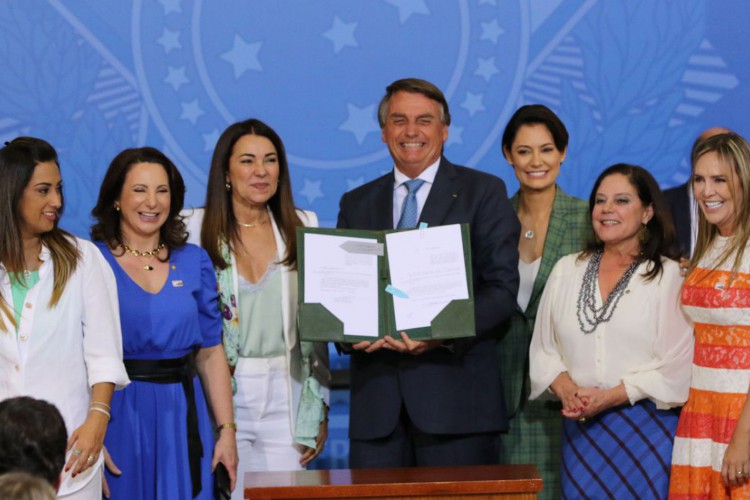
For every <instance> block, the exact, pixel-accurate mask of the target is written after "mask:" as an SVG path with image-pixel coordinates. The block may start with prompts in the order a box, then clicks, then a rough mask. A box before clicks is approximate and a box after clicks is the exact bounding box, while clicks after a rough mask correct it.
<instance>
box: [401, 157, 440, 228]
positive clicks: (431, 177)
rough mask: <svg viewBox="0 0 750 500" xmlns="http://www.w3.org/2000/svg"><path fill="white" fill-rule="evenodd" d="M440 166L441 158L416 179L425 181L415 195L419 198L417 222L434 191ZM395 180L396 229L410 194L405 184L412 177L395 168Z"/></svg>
mask: <svg viewBox="0 0 750 500" xmlns="http://www.w3.org/2000/svg"><path fill="white" fill-rule="evenodd" d="M439 166H440V158H438V159H437V160H436V161H435V163H433V164H432V165H430V166H429V167H427V168H426V169H424V171H422V173H421V174H419V175H418V176H417V177H416V178H417V179H422V180H423V181H425V182H424V184H422V187H420V188H419V191H417V194H416V195H415V196H416V198H417V220H419V216H420V215H421V214H422V208H423V207H424V204H425V202H426V201H427V196H428V195H429V194H430V189H432V185H433V184H434V183H435V175H437V171H438V167H439ZM393 178H394V183H393V227H394V228H395V227H396V226H397V225H398V221H399V219H400V218H401V211H402V210H403V205H404V200H406V195H407V194H409V188H407V187H406V185H405V183H406V181H409V180H411V177H407V176H406V175H404V174H403V173H401V171H400V170H399V169H398V168H396V167H393Z"/></svg>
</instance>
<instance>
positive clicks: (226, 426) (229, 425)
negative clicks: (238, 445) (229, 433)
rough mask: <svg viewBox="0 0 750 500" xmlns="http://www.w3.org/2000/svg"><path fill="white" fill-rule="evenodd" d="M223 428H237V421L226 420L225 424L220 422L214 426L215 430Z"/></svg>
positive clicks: (219, 430)
mask: <svg viewBox="0 0 750 500" xmlns="http://www.w3.org/2000/svg"><path fill="white" fill-rule="evenodd" d="M223 429H234V430H235V431H236V430H237V423H236V422H227V423H226V424H221V425H219V426H218V427H216V432H221V431H222V430H223Z"/></svg>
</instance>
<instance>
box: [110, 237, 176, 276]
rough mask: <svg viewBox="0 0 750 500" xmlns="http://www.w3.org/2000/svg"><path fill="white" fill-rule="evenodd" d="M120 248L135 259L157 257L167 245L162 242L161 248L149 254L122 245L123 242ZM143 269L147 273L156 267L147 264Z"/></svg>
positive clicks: (158, 247) (148, 252)
mask: <svg viewBox="0 0 750 500" xmlns="http://www.w3.org/2000/svg"><path fill="white" fill-rule="evenodd" d="M120 246H121V247H122V249H123V250H125V251H126V252H128V253H129V254H130V255H132V256H134V257H156V256H157V255H158V254H159V252H161V250H162V249H163V248H164V247H166V246H167V245H166V244H165V243H164V242H161V243H159V246H157V247H156V248H154V249H153V250H150V251H147V252H142V251H141V250H136V249H134V248H130V247H129V246H127V245H126V244H125V243H122V242H120ZM143 269H144V270H145V271H153V270H154V266H152V265H150V264H146V265H144V266H143Z"/></svg>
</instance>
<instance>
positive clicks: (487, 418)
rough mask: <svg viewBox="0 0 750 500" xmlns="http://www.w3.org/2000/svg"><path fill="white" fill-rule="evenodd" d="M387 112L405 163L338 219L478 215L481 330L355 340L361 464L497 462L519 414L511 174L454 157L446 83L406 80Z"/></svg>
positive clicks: (384, 119) (376, 222)
mask: <svg viewBox="0 0 750 500" xmlns="http://www.w3.org/2000/svg"><path fill="white" fill-rule="evenodd" d="M378 119H379V121H380V127H381V130H382V138H383V142H385V143H386V144H387V145H388V150H389V151H390V153H391V156H392V158H393V162H394V165H395V168H394V170H393V172H390V173H388V174H386V175H384V176H382V177H380V178H378V179H375V180H374V181H372V182H370V183H368V184H365V185H364V186H361V187H359V188H357V189H354V190H353V191H350V192H348V193H346V194H344V196H343V197H342V198H341V204H340V212H339V218H338V227H340V228H350V229H377V230H385V229H393V228H395V227H407V226H410V227H414V225H416V223H417V221H420V222H425V223H427V224H428V225H429V226H439V225H446V224H459V223H468V224H469V225H470V229H471V253H472V265H473V272H472V280H473V286H474V300H475V315H476V337H472V338H468V339H458V340H455V341H452V342H442V341H438V340H430V341H417V340H412V339H410V338H409V336H408V335H407V334H405V333H403V332H402V333H401V334H400V336H399V337H398V338H391V337H386V338H384V339H379V340H377V341H375V342H369V341H366V342H360V343H357V344H354V345H353V346H351V347H352V349H351V409H350V424H349V438H350V442H351V446H350V466H351V467H352V468H363V467H404V466H423V465H472V464H491V463H497V461H498V456H499V455H498V453H499V447H500V432H501V431H503V430H505V429H506V428H507V418H506V414H505V407H504V402H503V401H504V398H503V395H502V386H501V383H500V375H499V369H498V358H497V353H496V342H497V338H496V333H497V332H496V330H497V328H498V326H499V325H500V323H501V322H502V321H503V320H505V319H506V318H508V317H509V316H510V315H511V313H512V312H513V310H514V309H515V306H516V294H517V292H518V238H519V234H520V224H519V222H518V219H517V217H516V215H515V212H514V211H513V209H512V208H511V206H510V203H509V202H508V197H507V193H506V189H505V184H504V183H503V181H502V180H500V179H499V178H497V177H495V176H493V175H490V174H486V173H483V172H480V171H476V170H472V169H469V168H466V167H460V166H457V165H454V164H452V163H451V162H449V161H448V160H447V159H445V158H444V157H443V156H442V151H443V144H444V143H445V141H446V139H447V138H448V127H449V125H450V112H449V110H448V103H447V101H446V99H445V97H444V96H443V93H442V92H441V91H440V90H439V89H438V88H437V87H435V86H434V85H432V84H431V83H429V82H426V81H424V80H419V79H414V78H409V79H404V80H398V81H396V82H394V83H393V84H391V85H390V86H388V87H387V89H386V95H385V96H384V97H383V99H382V101H381V103H380V107H379V109H378ZM414 179H419V180H418V181H416V183H417V184H416V186H414V185H413V184H414V183H412V182H411V181H412V180H414ZM407 182H408V183H409V184H408V185H407ZM410 212H411V215H410V214H409V213H410ZM409 218H411V219H412V220H411V221H409V222H408V223H406V225H405V224H404V221H406V220H407V219H409Z"/></svg>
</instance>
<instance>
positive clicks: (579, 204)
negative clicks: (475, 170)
mask: <svg viewBox="0 0 750 500" xmlns="http://www.w3.org/2000/svg"><path fill="white" fill-rule="evenodd" d="M519 198H520V197H519V193H518V192H517V193H516V194H515V195H513V197H512V198H511V200H510V202H511V204H512V205H513V208H514V209H515V210H516V211H518V203H519ZM591 234H592V229H591V218H590V215H589V210H588V203H586V202H585V201H583V200H581V199H578V198H574V197H572V196H568V195H567V194H565V193H564V192H563V190H562V189H560V187H559V186H557V189H556V191H555V201H554V202H553V204H552V213H551V214H550V220H549V226H548V228H547V236H546V238H545V241H544V249H543V250H542V262H541V264H540V266H539V273H538V274H537V276H536V279H535V280H534V287H533V289H532V292H531V299H530V300H529V305H528V307H527V308H526V311H521V309H520V308H519V307H516V311H515V312H514V313H513V315H512V316H511V317H510V319H509V320H508V321H507V322H506V323H505V324H504V325H503V330H502V332H501V334H500V341H499V343H498V354H499V356H500V371H501V376H502V381H503V390H504V392H505V402H506V405H507V409H508V417H509V419H510V424H509V425H510V426H509V430H508V434H507V435H504V436H503V451H502V456H501V460H502V463H506V464H534V465H536V467H537V469H539V473H540V474H541V475H542V480H543V484H544V489H543V490H542V492H541V494H540V495H539V498H550V499H552V498H560V446H561V445H560V436H561V432H562V416H561V415H560V410H561V409H562V406H561V405H560V403H557V402H554V401H529V343H530V342H531V334H532V333H533V331H534V320H535V319H536V311H537V308H538V307H539V300H540V299H541V297H542V291H543V290H544V285H545V284H546V282H547V277H548V276H549V273H550V272H551V271H552V267H553V266H554V265H555V263H556V262H557V261H558V260H559V259H560V258H561V257H563V256H564V255H567V254H570V253H575V252H579V251H581V250H582V249H583V247H584V245H585V244H586V241H587V240H588V238H589V237H590V235H591Z"/></svg>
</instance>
